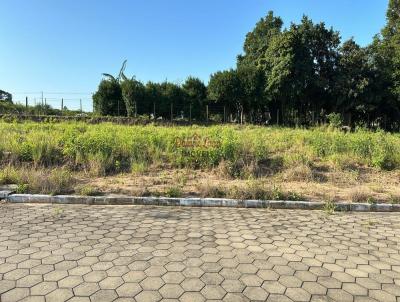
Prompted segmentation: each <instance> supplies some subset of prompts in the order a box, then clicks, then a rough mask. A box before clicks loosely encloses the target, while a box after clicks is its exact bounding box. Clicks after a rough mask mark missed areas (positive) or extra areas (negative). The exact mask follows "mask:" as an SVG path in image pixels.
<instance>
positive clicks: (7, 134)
mask: <svg viewBox="0 0 400 302" xmlns="http://www.w3.org/2000/svg"><path fill="white" fill-rule="evenodd" d="M0 137H2V140H1V141H0V156H1V159H0V160H1V167H2V168H1V169H0V183H16V184H19V185H20V186H19V190H20V191H29V192H38V193H41V192H48V193H53V194H56V193H61V192H66V191H68V190H71V189H72V187H73V184H74V183H75V180H74V177H73V175H74V174H75V173H83V174H85V175H87V176H90V177H98V176H107V175H114V174H119V173H133V174H138V175H140V174H142V173H144V172H146V171H149V170H151V171H154V170H165V171H168V170H169V169H182V168H184V169H186V170H187V172H185V173H182V174H180V175H178V176H177V177H176V179H175V183H174V185H173V186H171V187H170V188H169V189H168V191H166V192H164V193H165V194H167V195H168V196H180V195H181V194H182V192H181V188H182V187H183V186H185V185H186V183H187V181H188V176H189V175H190V171H192V170H199V169H201V170H205V171H213V172H215V173H218V174H219V175H220V177H221V178H222V179H223V178H226V179H241V180H249V181H250V180H251V181H250V182H249V183H248V184H247V185H246V188H243V187H240V186H239V187H237V188H236V189H235V188H234V187H231V188H229V189H226V190H222V188H211V187H209V188H204V192H208V193H207V194H206V195H213V196H228V197H229V196H236V197H240V194H242V197H243V198H250V199H255V198H261V199H269V198H270V199H299V198H300V196H296V193H291V192H288V191H287V190H283V189H282V188H281V187H278V186H275V187H274V186H273V185H272V186H271V185H268V186H266V185H265V184H262V183H260V182H257V179H261V178H265V177H270V176H274V177H275V176H276V175H280V176H279V177H281V178H282V179H283V180H285V179H289V180H291V181H298V182H313V181H315V182H319V181H323V179H324V178H323V177H324V176H323V175H322V173H321V172H319V170H318V169H322V168H323V167H325V168H324V169H328V170H331V171H354V173H357V171H358V170H359V169H362V168H371V169H376V171H379V170H382V171H385V170H398V169H400V135H399V134H391V133H386V132H383V131H376V132H372V131H368V130H363V129H357V130H356V131H355V132H354V133H344V132H341V131H339V130H336V129H335V128H331V127H319V128H314V129H308V130H306V129H289V128H274V127H268V128H266V127H260V126H211V127H201V126H191V127H178V126H175V127H161V126H153V125H148V126H122V125H114V124H108V123H104V124H98V125H90V124H85V123H76V122H75V123H33V122H27V123H5V122H0ZM316 165H318V169H317V168H316ZM49 171H51V172H49ZM349 173H353V172H349ZM354 177H357V176H356V175H355V176H354ZM39 183H40V184H39ZM235 190H236V191H237V192H235ZM78 191H81V194H85V195H92V194H96V192H95V190H94V189H93V188H91V187H81V188H80V189H78ZM367 197H368V196H365V194H361V193H358V192H356V193H354V194H353V196H352V197H351V199H353V200H354V201H361V200H364V201H366V199H368V198H367ZM393 199H395V198H393Z"/></svg>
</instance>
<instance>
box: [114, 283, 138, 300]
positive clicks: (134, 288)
mask: <svg viewBox="0 0 400 302" xmlns="http://www.w3.org/2000/svg"><path fill="white" fill-rule="evenodd" d="M141 291H142V288H141V287H140V285H139V284H137V283H124V284H122V285H121V286H120V287H118V288H117V289H116V292H117V294H118V296H120V297H134V296H136V295H137V294H138V293H140V292H141Z"/></svg>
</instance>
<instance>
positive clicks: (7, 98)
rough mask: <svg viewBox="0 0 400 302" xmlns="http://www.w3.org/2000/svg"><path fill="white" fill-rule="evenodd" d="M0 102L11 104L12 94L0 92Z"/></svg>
mask: <svg viewBox="0 0 400 302" xmlns="http://www.w3.org/2000/svg"><path fill="white" fill-rule="evenodd" d="M0 101H2V102H7V103H10V104H12V94H11V93H8V92H7V91H4V90H0Z"/></svg>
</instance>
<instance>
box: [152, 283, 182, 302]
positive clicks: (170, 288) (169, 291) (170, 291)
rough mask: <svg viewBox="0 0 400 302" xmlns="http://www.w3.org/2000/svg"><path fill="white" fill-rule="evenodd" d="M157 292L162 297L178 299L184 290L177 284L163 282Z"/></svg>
mask: <svg viewBox="0 0 400 302" xmlns="http://www.w3.org/2000/svg"><path fill="white" fill-rule="evenodd" d="M158 292H159V293H160V294H161V296H162V297H163V298H164V299H178V298H179V297H180V296H181V295H182V294H183V292H184V291H183V289H182V287H181V286H180V285H178V284H165V285H164V286H163V287H161V288H160V290H159V291H158Z"/></svg>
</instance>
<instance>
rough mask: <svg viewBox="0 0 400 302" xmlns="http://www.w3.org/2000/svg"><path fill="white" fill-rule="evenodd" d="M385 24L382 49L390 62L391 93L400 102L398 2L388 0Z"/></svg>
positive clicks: (396, 0) (399, 2)
mask: <svg viewBox="0 0 400 302" xmlns="http://www.w3.org/2000/svg"><path fill="white" fill-rule="evenodd" d="M386 19H387V24H386V26H385V28H384V29H383V30H382V37H383V43H382V48H383V49H384V51H385V54H386V56H387V59H388V60H389V62H390V68H389V69H388V72H390V73H391V75H392V80H393V87H392V90H393V93H394V94H395V95H396V97H397V98H398V100H399V102H400V0H390V1H389V7H388V10H387V13H386Z"/></svg>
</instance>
